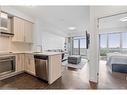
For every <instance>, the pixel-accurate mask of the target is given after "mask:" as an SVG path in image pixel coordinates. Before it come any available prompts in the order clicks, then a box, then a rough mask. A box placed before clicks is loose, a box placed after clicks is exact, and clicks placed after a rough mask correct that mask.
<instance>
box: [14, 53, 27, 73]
mask: <svg viewBox="0 0 127 95" xmlns="http://www.w3.org/2000/svg"><path fill="white" fill-rule="evenodd" d="M24 59H25V58H24V54H17V55H16V72H20V71H24Z"/></svg>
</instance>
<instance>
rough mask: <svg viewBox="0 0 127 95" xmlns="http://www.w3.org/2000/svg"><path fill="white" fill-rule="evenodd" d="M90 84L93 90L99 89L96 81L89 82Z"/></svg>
mask: <svg viewBox="0 0 127 95" xmlns="http://www.w3.org/2000/svg"><path fill="white" fill-rule="evenodd" d="M89 83H90V87H91V89H97V85H98V82H94V81H90V80H89Z"/></svg>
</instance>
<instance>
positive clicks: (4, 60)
mask: <svg viewBox="0 0 127 95" xmlns="http://www.w3.org/2000/svg"><path fill="white" fill-rule="evenodd" d="M6 61H13V59H6V60H0V62H6Z"/></svg>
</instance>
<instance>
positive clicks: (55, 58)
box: [33, 52, 62, 84]
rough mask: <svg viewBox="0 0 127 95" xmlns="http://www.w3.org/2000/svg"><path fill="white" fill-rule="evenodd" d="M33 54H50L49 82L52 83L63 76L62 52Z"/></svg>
mask: <svg viewBox="0 0 127 95" xmlns="http://www.w3.org/2000/svg"><path fill="white" fill-rule="evenodd" d="M33 55H39V56H48V60H47V62H48V83H49V84H52V83H53V82H54V81H56V80H57V79H58V78H60V77H61V76H62V72H61V69H62V68H61V66H62V64H61V58H62V57H61V53H60V52H42V53H33Z"/></svg>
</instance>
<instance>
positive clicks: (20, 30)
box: [12, 17, 33, 43]
mask: <svg viewBox="0 0 127 95" xmlns="http://www.w3.org/2000/svg"><path fill="white" fill-rule="evenodd" d="M12 27H13V33H14V37H13V38H12V41H14V42H25V43H32V34H33V23H31V22H29V21H27V20H24V19H21V18H18V17H13V25H12Z"/></svg>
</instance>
